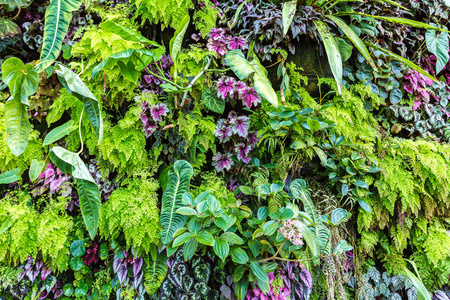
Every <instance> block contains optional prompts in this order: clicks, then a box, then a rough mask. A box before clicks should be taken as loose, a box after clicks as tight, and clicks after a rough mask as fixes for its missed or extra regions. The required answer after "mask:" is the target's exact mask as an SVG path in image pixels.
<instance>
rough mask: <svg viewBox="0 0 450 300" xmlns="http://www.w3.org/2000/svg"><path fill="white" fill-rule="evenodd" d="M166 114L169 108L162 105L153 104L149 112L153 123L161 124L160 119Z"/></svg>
mask: <svg viewBox="0 0 450 300" xmlns="http://www.w3.org/2000/svg"><path fill="white" fill-rule="evenodd" d="M168 112H169V108H168V107H167V105H166V104H164V103H158V104H155V105H154V106H153V107H152V109H151V110H150V113H151V114H152V117H153V120H155V122H161V121H162V117H165V116H167V113H168Z"/></svg>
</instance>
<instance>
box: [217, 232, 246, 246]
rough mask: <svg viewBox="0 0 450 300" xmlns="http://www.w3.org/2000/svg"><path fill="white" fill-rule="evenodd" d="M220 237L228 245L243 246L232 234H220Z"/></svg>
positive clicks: (242, 241) (242, 242) (240, 240)
mask: <svg viewBox="0 0 450 300" xmlns="http://www.w3.org/2000/svg"><path fill="white" fill-rule="evenodd" d="M220 237H221V238H222V239H224V240H225V241H227V242H228V243H230V244H236V245H242V244H244V240H243V239H242V238H241V237H240V236H238V235H237V234H236V233H234V232H225V233H222V235H221V236H220Z"/></svg>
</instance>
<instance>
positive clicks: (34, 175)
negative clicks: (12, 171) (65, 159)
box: [28, 159, 45, 182]
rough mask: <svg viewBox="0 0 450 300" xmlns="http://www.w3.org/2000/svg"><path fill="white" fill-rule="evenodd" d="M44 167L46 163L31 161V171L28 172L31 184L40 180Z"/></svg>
mask: <svg viewBox="0 0 450 300" xmlns="http://www.w3.org/2000/svg"><path fill="white" fill-rule="evenodd" d="M44 166H45V161H40V160H36V159H33V160H32V161H31V166H30V170H29V171H28V174H29V177H30V181H31V182H33V181H35V180H36V179H38V177H39V175H41V173H42V169H43V168H44Z"/></svg>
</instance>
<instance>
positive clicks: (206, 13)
mask: <svg viewBox="0 0 450 300" xmlns="http://www.w3.org/2000/svg"><path fill="white" fill-rule="evenodd" d="M218 17H219V11H218V10H217V9H215V8H214V5H213V4H212V3H211V2H210V1H208V0H207V1H205V2H204V6H203V7H202V8H201V9H200V10H196V11H195V13H194V23H195V28H196V29H197V30H199V31H200V33H201V34H202V36H204V37H206V36H207V35H208V34H209V32H210V31H211V28H214V27H216V23H217V18H218Z"/></svg>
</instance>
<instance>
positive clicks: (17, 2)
mask: <svg viewBox="0 0 450 300" xmlns="http://www.w3.org/2000/svg"><path fill="white" fill-rule="evenodd" d="M31 2H32V1H27V0H0V5H6V6H9V7H11V8H12V9H16V8H18V7H26V6H28V5H30V4H31Z"/></svg>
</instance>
